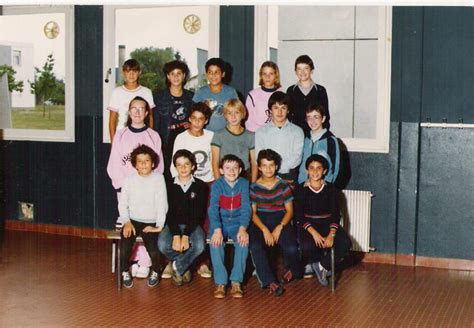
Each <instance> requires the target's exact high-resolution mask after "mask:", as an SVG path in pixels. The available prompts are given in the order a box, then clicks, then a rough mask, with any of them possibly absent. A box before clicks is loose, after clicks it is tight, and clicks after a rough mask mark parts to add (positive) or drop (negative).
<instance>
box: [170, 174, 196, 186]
mask: <svg viewBox="0 0 474 328" xmlns="http://www.w3.org/2000/svg"><path fill="white" fill-rule="evenodd" d="M193 182H194V176H192V175H191V179H189V180H188V181H186V182H184V183H183V182H181V180H179V178H178V176H175V177H174V181H173V183H174V184H177V185H178V186H181V187H186V186H189V185H190V184H192V183H193Z"/></svg>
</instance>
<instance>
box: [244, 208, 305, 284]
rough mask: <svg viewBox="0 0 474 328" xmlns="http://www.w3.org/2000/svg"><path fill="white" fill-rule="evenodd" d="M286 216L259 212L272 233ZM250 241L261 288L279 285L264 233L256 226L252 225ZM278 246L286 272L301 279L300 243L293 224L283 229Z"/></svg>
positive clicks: (282, 212) (283, 213) (281, 212)
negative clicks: (272, 284)
mask: <svg viewBox="0 0 474 328" xmlns="http://www.w3.org/2000/svg"><path fill="white" fill-rule="evenodd" d="M284 215H285V212H284V211H280V212H273V213H266V212H258V217H259V218H260V220H261V221H262V223H263V224H264V225H265V226H266V227H267V228H268V230H270V232H271V231H273V229H275V227H276V226H277V225H278V224H280V222H281V219H282V218H283V216H284ZM249 239H250V254H251V255H252V260H253V264H254V265H255V270H256V272H257V278H258V280H259V282H260V286H261V287H267V286H268V285H269V284H271V283H272V282H275V283H277V282H278V280H277V279H276V277H275V273H274V272H273V270H272V268H271V266H270V263H269V258H268V255H267V250H268V246H267V245H266V244H265V238H264V237H263V232H262V230H260V228H259V227H257V226H256V225H255V224H252V225H251V226H250V228H249ZM278 245H279V246H280V249H281V252H282V254H283V265H284V267H285V272H287V271H291V273H292V274H293V277H295V278H301V275H302V273H301V264H300V260H299V257H300V254H299V251H298V243H297V241H296V233H295V229H294V227H293V226H292V225H291V224H288V225H286V226H285V227H284V228H283V229H282V231H281V233H280V237H279V238H278Z"/></svg>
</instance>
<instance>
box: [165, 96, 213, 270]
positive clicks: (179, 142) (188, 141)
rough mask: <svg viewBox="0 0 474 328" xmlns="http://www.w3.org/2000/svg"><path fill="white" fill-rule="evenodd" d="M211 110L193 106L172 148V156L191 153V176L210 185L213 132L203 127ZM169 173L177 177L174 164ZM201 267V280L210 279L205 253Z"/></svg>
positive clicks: (207, 258) (197, 104)
mask: <svg viewBox="0 0 474 328" xmlns="http://www.w3.org/2000/svg"><path fill="white" fill-rule="evenodd" d="M211 114H212V113H211V110H210V109H209V106H207V105H206V104H205V103H203V102H199V103H196V104H193V105H192V106H191V109H190V112H189V122H190V126H189V128H188V129H187V130H186V131H184V132H182V133H181V134H179V135H178V136H177V137H176V140H175V142H174V146H173V155H174V153H175V152H176V151H177V150H178V149H187V150H189V151H190V152H192V153H193V155H194V156H195V159H196V169H195V170H194V173H193V176H194V177H195V178H199V179H200V180H202V181H204V182H206V183H208V184H210V183H212V182H213V181H214V175H213V174H212V154H211V140H212V138H213V136H214V132H212V131H209V130H206V129H204V126H205V125H206V124H207V122H209V118H210V117H211ZM170 172H171V175H172V176H173V177H176V176H177V175H178V172H177V170H176V167H175V166H174V163H171V167H170ZM208 226H209V220H207V219H206V220H205V221H204V225H203V229H204V232H205V233H206V234H207V231H208ZM202 257H203V259H202V262H203V263H201V265H200V266H199V269H198V273H199V275H200V276H201V277H203V278H212V271H211V270H210V269H209V266H208V264H209V257H208V255H207V253H204V254H203V256H202ZM164 273H170V274H172V270H171V266H169V265H168V266H167V267H166V269H165V271H164Z"/></svg>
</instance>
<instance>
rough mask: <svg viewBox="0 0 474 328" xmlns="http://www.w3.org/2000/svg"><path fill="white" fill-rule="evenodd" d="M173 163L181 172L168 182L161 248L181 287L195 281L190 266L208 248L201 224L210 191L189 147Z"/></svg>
mask: <svg viewBox="0 0 474 328" xmlns="http://www.w3.org/2000/svg"><path fill="white" fill-rule="evenodd" d="M173 163H174V166H175V167H176V168H177V171H178V175H177V176H176V177H175V178H174V180H173V182H170V183H168V185H167V190H168V202H169V211H168V215H167V219H166V226H165V228H164V229H163V231H162V232H161V233H160V238H159V241H158V247H159V249H160V251H161V253H162V254H164V255H165V256H166V257H167V258H168V259H169V260H170V261H172V268H173V275H172V279H173V280H172V281H173V283H174V284H175V285H176V286H181V285H183V284H186V283H189V282H190V281H191V271H190V270H189V267H190V266H191V265H192V263H193V262H194V260H195V259H196V258H197V257H198V256H199V255H200V254H201V253H202V252H203V251H204V239H205V236H204V232H203V230H202V228H201V226H200V225H202V224H203V222H204V218H205V217H206V210H207V197H208V194H209V193H208V187H207V184H206V183H205V182H203V181H202V180H199V179H197V178H194V177H193V171H194V170H195V169H196V159H195V158H194V155H193V154H192V153H191V152H190V151H189V150H186V149H180V150H178V151H177V152H176V153H175V154H174V156H173Z"/></svg>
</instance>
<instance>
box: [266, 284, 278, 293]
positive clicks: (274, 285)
mask: <svg viewBox="0 0 474 328" xmlns="http://www.w3.org/2000/svg"><path fill="white" fill-rule="evenodd" d="M278 287H279V286H278V285H277V284H275V283H274V282H272V283H271V284H270V285H268V288H269V289H270V294H273V293H274V292H275V291H276V290H277V289H278Z"/></svg>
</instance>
